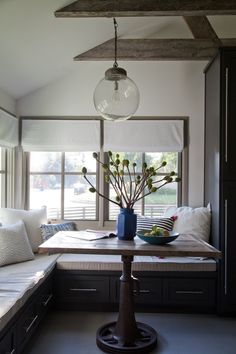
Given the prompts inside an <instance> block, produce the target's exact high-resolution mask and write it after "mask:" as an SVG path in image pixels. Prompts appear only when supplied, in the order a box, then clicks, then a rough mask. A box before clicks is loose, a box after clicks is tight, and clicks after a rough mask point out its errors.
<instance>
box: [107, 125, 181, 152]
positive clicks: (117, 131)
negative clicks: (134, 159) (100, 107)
mask: <svg viewBox="0 0 236 354" xmlns="http://www.w3.org/2000/svg"><path fill="white" fill-rule="evenodd" d="M183 147H184V122H183V120H142V121H141V120H140V121H139V120H129V121H125V122H119V123H114V122H104V151H109V150H111V151H119V152H159V151H160V152H170V151H175V152H180V151H182V150H183Z"/></svg>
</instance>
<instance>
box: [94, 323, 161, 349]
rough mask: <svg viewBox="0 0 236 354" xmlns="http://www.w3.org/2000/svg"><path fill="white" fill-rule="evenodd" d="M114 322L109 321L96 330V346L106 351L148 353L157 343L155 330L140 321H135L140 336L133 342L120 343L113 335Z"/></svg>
mask: <svg viewBox="0 0 236 354" xmlns="http://www.w3.org/2000/svg"><path fill="white" fill-rule="evenodd" d="M115 326H116V322H110V323H107V324H105V325H104V326H102V327H100V328H99V329H98V331H97V346H98V347H99V348H100V349H101V350H103V351H104V352H106V353H114V354H115V353H119V354H123V353H130V354H148V353H150V352H151V351H152V350H153V349H154V348H155V347H156V345H157V333H156V331H155V330H154V329H153V328H152V327H150V326H148V325H146V324H144V323H141V322H137V327H138V330H139V333H140V336H138V338H136V340H135V341H134V343H121V342H119V341H118V340H117V339H116V338H115V337H114V336H113V333H114V329H115Z"/></svg>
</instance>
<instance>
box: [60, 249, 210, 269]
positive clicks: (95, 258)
mask: <svg viewBox="0 0 236 354" xmlns="http://www.w3.org/2000/svg"><path fill="white" fill-rule="evenodd" d="M57 268H58V269H62V270H98V271H99V270H100V271H101V270H108V271H109V270H111V271H112V270H113V271H116V270H119V271H121V270H122V263H121V257H120V256H116V255H106V256H105V257H104V256H103V255H89V254H70V253H68V254H63V255H61V256H60V257H59V258H58V259H57ZM132 270H133V271H163V272H164V271H199V272H202V271H209V272H211V271H212V272H214V271H216V261H215V260H213V259H202V258H199V257H164V258H159V257H155V256H153V257H151V256H135V257H134V261H133V264H132Z"/></svg>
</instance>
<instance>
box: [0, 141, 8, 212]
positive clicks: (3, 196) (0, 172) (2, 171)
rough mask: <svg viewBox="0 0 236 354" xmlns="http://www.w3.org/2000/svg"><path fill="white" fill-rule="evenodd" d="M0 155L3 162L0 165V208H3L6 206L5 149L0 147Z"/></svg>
mask: <svg viewBox="0 0 236 354" xmlns="http://www.w3.org/2000/svg"><path fill="white" fill-rule="evenodd" d="M0 154H1V159H2V161H3V164H2V165H1V168H0V175H1V177H3V178H4V182H3V185H4V188H2V183H1V186H0V188H1V199H0V207H1V208H4V207H6V205H7V149H6V148H4V147H2V146H0Z"/></svg>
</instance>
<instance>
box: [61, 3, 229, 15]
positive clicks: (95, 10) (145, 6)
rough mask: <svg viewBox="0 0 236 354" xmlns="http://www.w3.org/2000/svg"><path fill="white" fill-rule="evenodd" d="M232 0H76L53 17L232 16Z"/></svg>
mask: <svg viewBox="0 0 236 354" xmlns="http://www.w3.org/2000/svg"><path fill="white" fill-rule="evenodd" d="M235 14H236V1H235V0H227V1H226V0H194V1H189V0H174V1H173V0H119V1H117V0H77V1H74V2H73V3H72V4H70V5H67V6H65V7H63V8H61V9H59V10H57V11H55V16H56V17H127V16H128V17H133V16H199V15H202V16H206V15H235Z"/></svg>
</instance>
